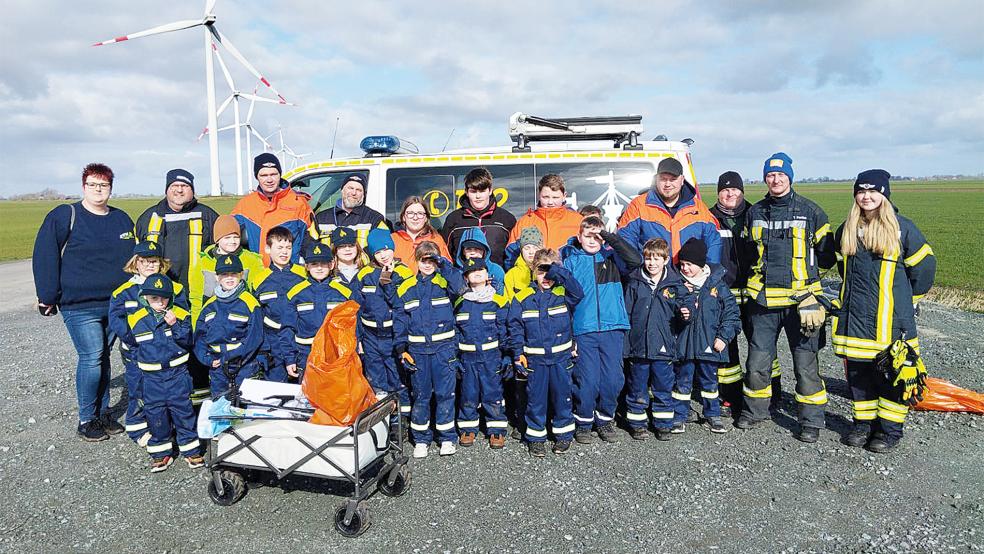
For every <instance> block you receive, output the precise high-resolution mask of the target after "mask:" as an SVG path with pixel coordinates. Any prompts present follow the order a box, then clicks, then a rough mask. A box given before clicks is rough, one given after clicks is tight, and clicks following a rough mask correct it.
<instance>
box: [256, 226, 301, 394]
mask: <svg viewBox="0 0 984 554" xmlns="http://www.w3.org/2000/svg"><path fill="white" fill-rule="evenodd" d="M298 248H300V245H298ZM265 250H266V253H267V255H268V256H270V266H269V267H266V268H264V269H263V270H262V271H259V272H257V276H256V280H255V281H254V280H253V278H252V277H251V278H250V281H251V282H252V284H253V286H254V287H255V290H254V294H255V295H256V299H257V300H259V302H260V305H261V306H262V308H263V310H262V314H263V315H262V320H263V347H262V352H261V355H260V356H259V359H260V361H261V363H262V365H263V370H264V373H265V374H266V378H267V379H268V380H270V381H278V382H281V383H286V382H287V358H288V356H290V353H291V352H292V351H293V342H292V341H291V338H290V336H289V335H288V333H287V332H286V330H285V328H284V325H283V318H284V316H285V314H286V313H287V310H288V307H287V291H289V290H290V289H291V288H293V287H294V285H296V284H298V283H300V282H302V281H304V280H305V279H307V274H306V273H305V272H304V267H303V266H300V265H298V264H295V263H293V262H292V261H291V259H292V258H291V256H293V252H294V235H292V234H291V232H290V230H289V229H287V228H286V227H274V228H273V229H270V231H269V232H268V233H267V236H266V247H265Z"/></svg>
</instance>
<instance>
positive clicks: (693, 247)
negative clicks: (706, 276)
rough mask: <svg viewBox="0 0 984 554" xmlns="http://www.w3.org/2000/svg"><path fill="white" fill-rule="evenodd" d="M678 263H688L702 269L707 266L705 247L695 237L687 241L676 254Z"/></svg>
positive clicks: (702, 242)
mask: <svg viewBox="0 0 984 554" xmlns="http://www.w3.org/2000/svg"><path fill="white" fill-rule="evenodd" d="M677 260H678V261H679V262H681V263H682V262H690V263H692V264H694V265H696V266H699V267H704V266H705V265H707V245H705V244H704V241H702V240H700V239H699V238H697V237H693V238H691V239H689V240H688V241H687V242H685V243H683V246H681V247H680V252H678V253H677Z"/></svg>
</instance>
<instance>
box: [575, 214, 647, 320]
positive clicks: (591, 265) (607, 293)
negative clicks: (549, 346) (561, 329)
mask: <svg viewBox="0 0 984 554" xmlns="http://www.w3.org/2000/svg"><path fill="white" fill-rule="evenodd" d="M602 236H603V238H605V244H603V245H602V247H601V250H599V251H598V252H595V253H594V254H588V253H587V252H585V251H584V250H583V249H582V248H581V243H580V242H579V241H578V239H577V237H572V238H571V239H570V240H568V241H567V244H566V245H564V246H563V247H562V248H561V249H560V256H561V258H562V259H563V260H564V267H565V268H567V270H568V271H570V272H571V273H572V274H573V275H574V278H575V279H576V280H577V282H578V284H580V285H581V288H582V289H583V290H584V298H583V299H582V300H581V302H580V303H578V305H577V308H575V310H574V336H579V335H584V334H587V333H598V332H602V331H615V330H625V329H628V328H629V315H628V313H627V312H626V310H625V296H624V293H623V291H622V278H623V277H627V276H628V275H629V272H631V271H632V270H633V269H635V268H636V267H638V266H639V264H640V263H641V262H642V258H641V257H640V256H639V254H638V253H637V252H635V250H634V249H633V248H632V246H631V245H629V244H628V243H627V242H626V241H625V240H624V239H622V238H621V237H619V236H618V235H616V234H614V233H607V232H606V233H604V234H603V235H602ZM609 241H610V242H609Z"/></svg>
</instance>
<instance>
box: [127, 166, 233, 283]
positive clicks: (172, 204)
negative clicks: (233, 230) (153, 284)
mask: <svg viewBox="0 0 984 554" xmlns="http://www.w3.org/2000/svg"><path fill="white" fill-rule="evenodd" d="M218 217H219V214H217V213H216V212H215V210H213V209H212V208H210V207H208V206H206V205H205V204H201V203H199V202H198V199H197V198H195V176H194V175H192V174H191V173H189V172H188V171H187V170H184V169H172V170H170V171H168V172H167V175H166V177H165V178H164V199H163V200H161V201H160V202H158V203H157V204H155V205H154V206H152V207H150V208H147V209H146V210H145V211H144V212H143V213H142V214H140V217H139V218H137V239H138V240H139V241H140V242H143V241H151V242H156V243H157V245H158V246H160V247H161V249H162V254H161V255H162V256H163V257H165V258H167V259H168V260H170V261H171V268H170V269H169V270H168V271H167V276H168V277H170V278H171V279H173V280H174V282H176V283H181V284H182V285H183V286H184V287H185V288H188V286H189V275H192V274H194V273H195V272H197V271H198V268H197V265H198V254H199V253H200V252H201V251H202V250H203V249H204V248H205V247H206V246H208V245H210V244H212V226H213V225H215V220H216V219H218Z"/></svg>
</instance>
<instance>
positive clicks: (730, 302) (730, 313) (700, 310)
mask: <svg viewBox="0 0 984 554" xmlns="http://www.w3.org/2000/svg"><path fill="white" fill-rule="evenodd" d="M677 260H678V263H679V265H680V274H681V275H682V276H683V279H684V285H685V286H686V288H687V290H688V291H690V294H689V295H688V298H687V299H686V301H685V303H686V306H685V307H683V308H681V311H682V313H683V315H684V318H685V319H686V320H687V325H686V327H684V329H683V331H682V332H681V333H680V337H679V339H678V347H677V350H678V351H679V361H678V362H677V364H676V383H675V386H674V388H673V399H674V400H676V401H677V402H676V410H675V415H674V418H673V429H672V431H671V432H673V433H683V432H684V424H685V422H686V421H687V415H688V414H689V412H690V394H691V390H692V387H693V383H694V381H695V377H696V382H697V384H698V385H699V386H700V400H701V404H702V407H703V415H704V419H705V420H706V421H707V424H708V425H709V426H710V427H711V431H712V432H714V433H727V432H728V430H727V428H726V427H725V426H724V423H722V422H721V402H720V398H719V394H718V379H717V368H718V367H719V366H720V365H721V364H722V363H724V362H726V361H728V353H727V352H726V350H727V349H728V343H729V342H731V341H732V340H733V339H734V338H735V336H736V335H737V334H738V330H739V329H741V318H740V315H739V311H738V303H737V302H736V301H735V297H734V295H733V294H731V289H730V288H728V285H726V284H725V283H724V281H723V280H722V279H723V277H724V269H723V268H722V267H721V266H718V265H715V266H714V268H713V269H711V268H710V267H709V266H708V265H707V246H705V245H704V241H702V240H700V239H698V238H691V239H690V240H688V241H687V242H685V243H684V244H683V246H682V247H681V248H680V251H679V252H678V253H677Z"/></svg>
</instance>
